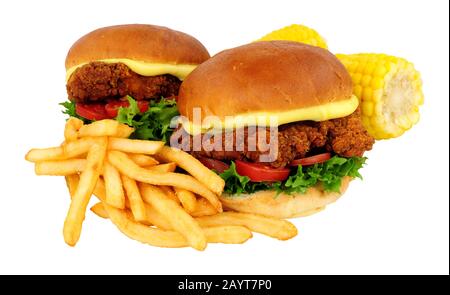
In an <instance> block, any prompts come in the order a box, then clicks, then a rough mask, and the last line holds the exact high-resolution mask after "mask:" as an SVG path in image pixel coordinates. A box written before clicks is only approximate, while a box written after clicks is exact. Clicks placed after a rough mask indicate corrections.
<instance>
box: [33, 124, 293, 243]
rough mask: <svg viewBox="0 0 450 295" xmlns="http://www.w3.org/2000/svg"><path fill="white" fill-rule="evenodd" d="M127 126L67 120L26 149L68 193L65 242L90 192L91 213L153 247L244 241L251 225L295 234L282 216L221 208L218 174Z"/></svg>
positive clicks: (74, 234)
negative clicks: (52, 140) (46, 142)
mask: <svg viewBox="0 0 450 295" xmlns="http://www.w3.org/2000/svg"><path fill="white" fill-rule="evenodd" d="M133 131H134V130H133V128H131V127H129V126H127V125H125V124H120V123H119V122H117V121H115V120H101V121H96V122H93V123H91V124H88V125H84V124H83V122H82V121H81V120H79V119H76V118H70V119H69V120H68V121H67V123H66V126H65V129H64V138H65V140H64V142H63V143H62V144H61V145H60V146H57V147H51V148H45V149H31V150H30V151H29V152H28V153H27V155H26V157H25V158H26V160H28V161H30V162H33V163H35V172H36V174H37V175H57V176H65V179H66V182H67V186H68V189H69V192H70V196H71V203H70V207H69V210H68V212H67V216H66V220H65V222H64V230H63V233H64V240H65V242H66V243H67V244H68V245H70V246H75V244H76V243H77V242H78V240H79V238H80V234H81V228H82V224H83V221H84V218H85V214H86V209H87V207H88V205H89V202H90V199H91V196H92V195H94V196H96V197H97V198H98V200H99V201H100V202H98V203H96V204H95V205H93V206H92V207H91V211H92V212H94V213H95V214H96V215H98V216H100V217H102V218H109V219H110V220H111V221H112V223H114V224H115V225H116V226H117V228H118V229H119V230H120V231H121V232H122V233H123V234H125V235H126V236H128V237H130V238H131V239H134V240H137V241H140V242H142V243H146V244H149V245H153V246H158V247H186V246H190V247H192V248H194V249H197V250H204V249H205V248H206V246H207V243H228V244H240V243H244V242H245V241H247V240H248V239H249V238H251V237H252V231H253V232H258V233H262V234H265V235H268V236H270V237H274V238H278V239H280V240H286V239H290V238H292V237H294V236H295V235H296V234H297V229H296V227H295V226H294V225H293V224H292V223H290V222H288V221H285V220H278V219H274V218H268V217H263V216H258V215H254V214H246V213H238V212H230V211H229V212H223V210H222V205H221V203H220V201H219V198H218V196H219V195H220V194H221V193H222V190H223V187H224V181H223V179H222V178H220V177H219V176H218V175H217V174H215V173H214V172H213V171H211V170H209V169H208V168H206V167H205V166H203V165H202V164H201V163H200V162H199V161H198V160H196V159H195V158H194V157H192V156H191V155H189V154H188V153H186V152H183V151H181V150H177V149H174V148H171V147H168V146H165V145H164V143H163V142H160V141H147V140H134V139H128V137H129V136H130V135H131V134H132V133H133ZM177 167H178V168H179V169H178V170H180V171H182V173H179V172H175V170H176V169H177Z"/></svg>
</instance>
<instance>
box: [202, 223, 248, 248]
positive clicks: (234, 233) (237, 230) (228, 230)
mask: <svg viewBox="0 0 450 295" xmlns="http://www.w3.org/2000/svg"><path fill="white" fill-rule="evenodd" d="M202 229H203V232H204V233H205V236H206V240H207V241H208V243H223V244H242V243H244V242H246V241H247V240H248V239H250V238H251V237H252V236H253V234H252V232H251V231H250V230H249V229H247V228H246V227H243V226H233V225H226V226H214V227H205V228H202Z"/></svg>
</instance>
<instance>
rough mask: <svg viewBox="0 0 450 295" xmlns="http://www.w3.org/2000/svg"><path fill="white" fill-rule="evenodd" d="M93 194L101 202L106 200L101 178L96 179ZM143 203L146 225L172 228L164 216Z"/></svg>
mask: <svg viewBox="0 0 450 295" xmlns="http://www.w3.org/2000/svg"><path fill="white" fill-rule="evenodd" d="M141 193H142V192H141ZM94 195H95V196H96V197H97V198H99V199H100V200H101V201H102V202H105V201H106V191H105V183H104V181H103V180H102V179H101V178H100V179H99V180H98V181H97V185H96V186H95V189H94ZM141 197H142V196H141ZM144 204H145V215H146V217H147V218H146V222H145V223H146V224H147V225H155V226H157V227H159V228H161V229H166V230H169V229H172V226H171V225H170V223H169V221H168V220H167V219H166V218H165V217H164V216H162V215H161V214H159V213H158V212H157V211H156V210H155V208H153V207H152V206H150V205H149V204H146V203H144ZM126 206H127V207H129V204H127V202H126Z"/></svg>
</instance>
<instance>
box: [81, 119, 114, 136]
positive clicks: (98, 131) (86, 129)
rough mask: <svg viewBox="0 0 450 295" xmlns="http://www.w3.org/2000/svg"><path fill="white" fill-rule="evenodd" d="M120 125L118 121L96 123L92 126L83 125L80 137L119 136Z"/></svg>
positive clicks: (108, 120) (106, 120)
mask: <svg viewBox="0 0 450 295" xmlns="http://www.w3.org/2000/svg"><path fill="white" fill-rule="evenodd" d="M119 125H120V123H119V122H118V121H116V120H112V119H105V120H100V121H95V122H92V123H91V124H87V125H83V126H82V127H81V128H80V130H78V136H79V137H86V136H94V137H96V136H114V135H116V134H117V130H118V129H119Z"/></svg>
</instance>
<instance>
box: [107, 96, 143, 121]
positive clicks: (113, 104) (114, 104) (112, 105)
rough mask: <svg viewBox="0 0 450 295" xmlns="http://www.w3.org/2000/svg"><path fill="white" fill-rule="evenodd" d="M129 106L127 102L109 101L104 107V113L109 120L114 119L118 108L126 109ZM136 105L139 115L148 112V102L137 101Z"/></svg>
mask: <svg viewBox="0 0 450 295" xmlns="http://www.w3.org/2000/svg"><path fill="white" fill-rule="evenodd" d="M129 105H130V103H129V102H128V101H123V100H113V101H110V102H108V103H107V104H106V105H105V109H106V113H107V114H108V116H109V117H110V118H115V117H117V113H118V111H119V108H120V107H123V108H126V107H128V106H129ZM137 105H138V108H139V111H140V112H141V113H143V112H145V111H147V110H148V101H145V100H139V101H138V102H137Z"/></svg>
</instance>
